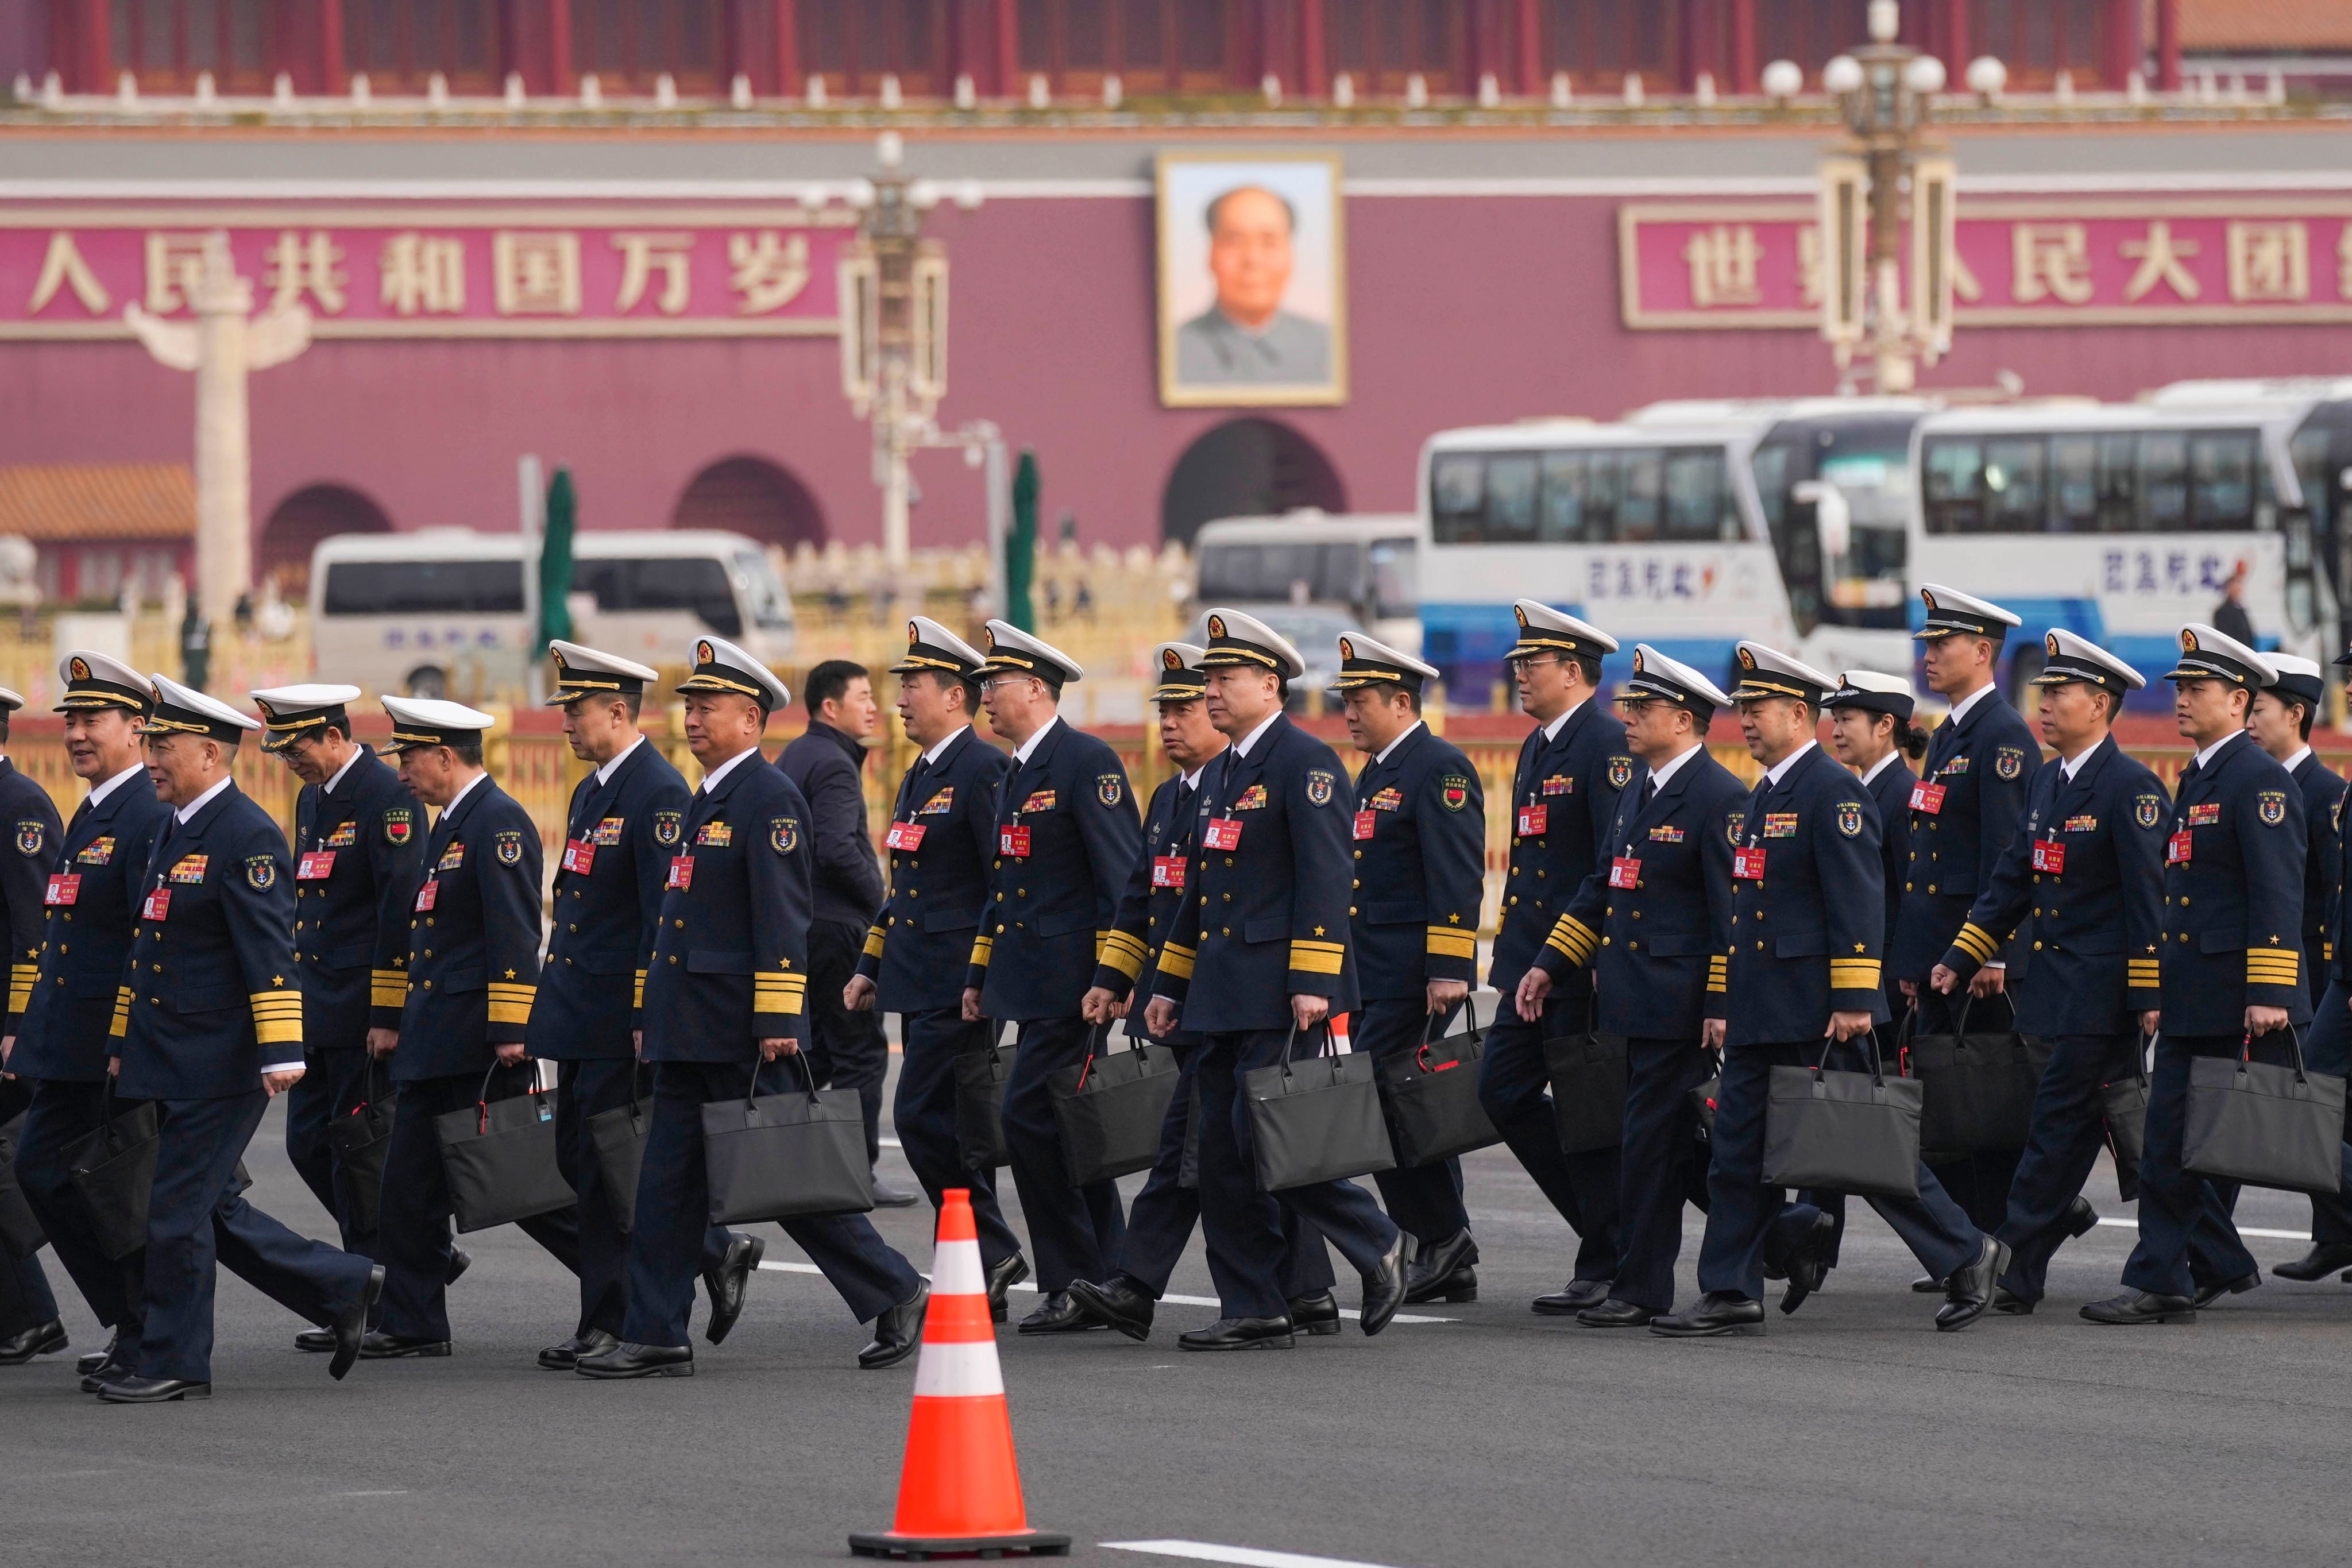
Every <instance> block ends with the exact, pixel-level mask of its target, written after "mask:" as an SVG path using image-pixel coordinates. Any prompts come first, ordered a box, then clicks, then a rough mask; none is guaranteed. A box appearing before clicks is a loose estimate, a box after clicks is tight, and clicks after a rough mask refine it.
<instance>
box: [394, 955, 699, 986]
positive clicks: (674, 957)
mask: <svg viewBox="0 0 2352 1568" xmlns="http://www.w3.org/2000/svg"><path fill="white" fill-rule="evenodd" d="M669 961H670V962H671V963H677V954H676V953H674V952H673V953H671V954H670V955H669ZM425 984H427V985H430V984H433V982H431V981H430V980H428V981H426V982H425Z"/></svg>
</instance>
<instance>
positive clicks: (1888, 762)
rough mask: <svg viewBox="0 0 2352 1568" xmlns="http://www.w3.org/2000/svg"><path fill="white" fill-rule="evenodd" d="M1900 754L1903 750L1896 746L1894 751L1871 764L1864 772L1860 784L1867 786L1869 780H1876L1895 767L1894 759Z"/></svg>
mask: <svg viewBox="0 0 2352 1568" xmlns="http://www.w3.org/2000/svg"><path fill="white" fill-rule="evenodd" d="M1902 754H1903V749H1902V748H1901V747H1900V746H1897V747H1896V748H1895V750H1893V751H1891V752H1887V753H1886V754H1885V756H1883V757H1881V758H1879V759H1878V761H1876V762H1874V763H1871V764H1870V766H1869V767H1868V768H1867V769H1865V770H1864V773H1863V775H1862V782H1863V783H1864V784H1869V783H1870V781H1871V780H1873V779H1874V778H1876V777H1877V776H1878V775H1879V774H1881V773H1885V771H1886V770H1887V769H1889V768H1891V767H1893V766H1894V765H1895V758H1897V757H1899V756H1901V755H1902Z"/></svg>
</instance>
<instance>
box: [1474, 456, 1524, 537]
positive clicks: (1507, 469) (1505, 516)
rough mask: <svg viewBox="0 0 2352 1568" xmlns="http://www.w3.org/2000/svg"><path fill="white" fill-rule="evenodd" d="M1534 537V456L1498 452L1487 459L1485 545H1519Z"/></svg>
mask: <svg viewBox="0 0 2352 1568" xmlns="http://www.w3.org/2000/svg"><path fill="white" fill-rule="evenodd" d="M1535 536H1536V458H1535V454H1534V453H1532V452H1497V453H1496V454H1495V455H1494V456H1492V457H1490V458H1487V459H1486V535H1485V537H1486V542H1488V543H1489V544H1496V543H1516V542H1521V541H1524V540H1530V539H1533V538H1534V537H1535Z"/></svg>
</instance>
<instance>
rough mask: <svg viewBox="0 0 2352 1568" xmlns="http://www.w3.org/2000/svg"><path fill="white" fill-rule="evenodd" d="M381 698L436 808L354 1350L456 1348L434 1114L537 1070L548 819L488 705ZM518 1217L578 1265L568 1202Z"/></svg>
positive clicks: (414, 787)
mask: <svg viewBox="0 0 2352 1568" xmlns="http://www.w3.org/2000/svg"><path fill="white" fill-rule="evenodd" d="M378 700H380V701H381V702H382V703H383V710H384V711H385V712H387V713H389V714H391V715H392V743H391V744H390V745H389V746H386V747H385V748H384V751H385V752H387V753H391V754H396V755H397V756H398V757H399V758H400V781H401V783H403V784H405V785H407V786H408V792H409V794H411V795H414V796H415V797H416V799H417V800H418V801H419V802H421V803H422V804H424V805H429V806H432V807H434V808H436V810H438V811H439V812H440V814H441V815H440V816H439V817H438V818H436V820H435V822H434V824H433V833H432V836H431V837H430V838H428V839H427V840H426V842H425V868H424V875H425V879H424V880H423V881H422V882H419V883H418V884H417V887H416V891H415V894H414V895H413V896H412V897H411V899H410V900H409V918H408V942H409V951H408V965H407V968H408V989H407V994H406V997H405V1000H404V1003H403V1005H402V1009H401V1017H400V1030H399V1033H398V1034H397V1036H395V1037H394V1039H393V1041H392V1042H391V1043H389V1044H387V1043H386V1042H385V1041H383V1040H382V1039H381V1038H372V1039H371V1040H370V1043H369V1046H368V1049H369V1050H370V1051H371V1052H373V1053H375V1054H376V1055H377V1056H378V1058H383V1057H385V1056H389V1058H390V1059H391V1062H392V1076H393V1079H394V1082H395V1083H397V1084H398V1085H399V1094H400V1098H399V1101H398V1106H397V1109H396V1110H394V1113H393V1121H392V1138H391V1141H390V1142H389V1144H388V1146H387V1147H386V1149H385V1151H384V1161H383V1215H382V1223H381V1226H380V1227H379V1229H378V1232H377V1237H378V1242H377V1245H378V1247H379V1252H380V1256H381V1257H382V1258H383V1262H384V1264H385V1266H386V1271H387V1278H386V1279H385V1283H384V1292H383V1313H382V1317H381V1320H380V1323H379V1326H378V1328H377V1329H375V1330H373V1331H371V1332H370V1333H369V1334H368V1337H367V1343H366V1345H365V1346H364V1347H363V1348H362V1351H361V1352H360V1353H361V1354H362V1355H364V1356H366V1357H367V1358H368V1359H370V1360H372V1361H378V1360H389V1359H393V1358H397V1357H406V1356H446V1355H447V1354H448V1353H449V1312H448V1303H447V1300H446V1295H445V1291H446V1287H447V1285H448V1281H449V1267H450V1263H451V1258H450V1243H449V1217H450V1205H449V1186H448V1183H447V1180H446V1178H445V1176H444V1175H443V1173H442V1164H441V1143H440V1138H439V1136H438V1134H437V1133H436V1131H434V1126H433V1121H434V1118H435V1117H437V1116H442V1115H446V1113H448V1112H449V1111H452V1110H463V1109H465V1108H467V1107H469V1106H472V1105H475V1104H478V1103H481V1104H487V1103H488V1102H490V1101H493V1100H506V1099H509V1098H510V1097H511V1096H514V1095H518V1094H527V1093H529V1092H530V1089H531V1088H532V1086H533V1084H534V1082H535V1080H536V1079H537V1075H538V1068H536V1067H535V1066H534V1065H533V1064H532V1063H531V1062H530V1058H529V1053H528V1051H527V1050H526V1048H525V1047H524V1045H523V1039H524V1036H525V1033H526V1031H527V1029H528V1027H529V1026H530V1009H531V1001H532V998H533V997H534V996H536V995H537V994H538V990H539V938H540V888H541V885H542V884H541V881H540V866H541V859H540V847H539V828H538V827H537V826H535V825H534V824H533V823H532V822H531V820H530V814H529V813H527V812H525V811H524V810H523V808H522V805H521V804H520V802H518V801H517V800H516V799H515V798H514V796H512V795H509V794H507V792H506V791H504V790H502V789H500V788H499V785H498V781H497V780H495V779H493V778H491V777H490V775H489V774H488V773H485V772H484V771H483V769H482V737H483V735H484V734H485V733H486V732H487V731H488V730H489V727H490V725H491V723H492V722H493V721H492V720H491V718H490V716H489V715H488V714H487V713H481V712H477V711H476V710H473V709H471V708H467V707H465V706H463V705H462V704H460V703H456V702H448V701H444V700H440V699H438V698H420V697H384V698H380V699H378ZM389 826H390V825H389V824H387V830H388V829H389ZM517 1223H518V1224H520V1226H521V1227H522V1230H523V1233H524V1234H525V1235H527V1236H529V1237H530V1238H531V1239H532V1240H533V1241H536V1242H538V1243H539V1244H540V1246H541V1247H545V1248H547V1250H548V1251H549V1252H551V1253H552V1254H554V1255H555V1258H556V1259H557V1261H559V1262H561V1263H562V1265H563V1266H564V1267H565V1268H569V1269H571V1270H572V1273H574V1274H577V1273H579V1272H580V1227H579V1223H578V1221H577V1219H576V1218H575V1217H574V1216H573V1215H572V1211H571V1210H569V1209H558V1210H555V1211H553V1212H552V1213H549V1214H542V1215H532V1216H531V1217H530V1218H529V1219H525V1220H520V1221H518V1222H517ZM583 1329H584V1326H583Z"/></svg>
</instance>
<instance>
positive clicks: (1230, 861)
mask: <svg viewBox="0 0 2352 1568" xmlns="http://www.w3.org/2000/svg"><path fill="white" fill-rule="evenodd" d="M1233 863H1234V858H1233V857H1232V856H1230V855H1228V856H1226V857H1225V864H1226V865H1228V866H1230V865H1232V864H1233Z"/></svg>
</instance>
